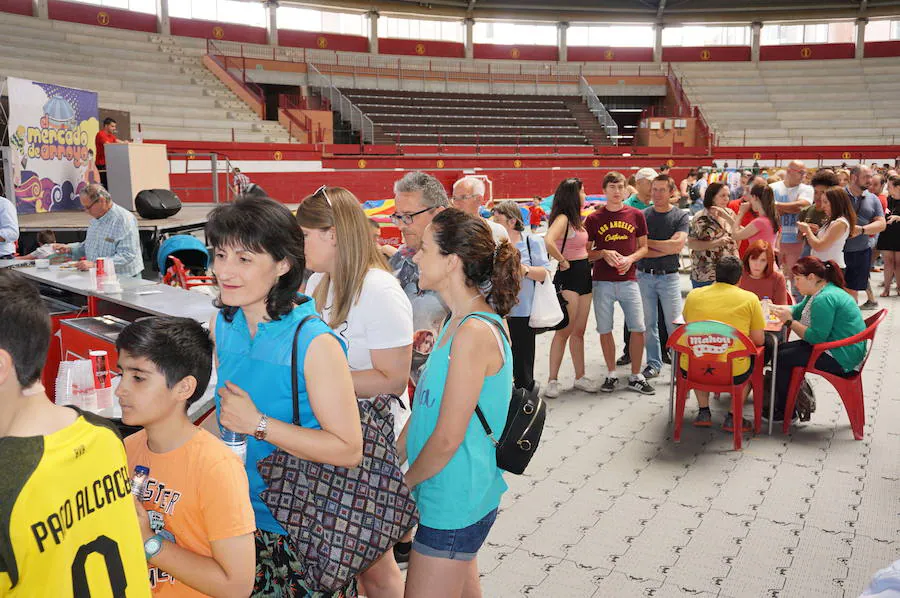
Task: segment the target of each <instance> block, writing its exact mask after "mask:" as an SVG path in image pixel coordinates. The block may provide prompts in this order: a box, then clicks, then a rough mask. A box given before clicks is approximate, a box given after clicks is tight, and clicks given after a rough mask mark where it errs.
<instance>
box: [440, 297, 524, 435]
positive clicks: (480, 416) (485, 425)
mask: <svg viewBox="0 0 900 598" xmlns="http://www.w3.org/2000/svg"><path fill="white" fill-rule="evenodd" d="M469 318H476V319H478V320H481V321H483V322H487V323H488V324H491V325H493V326H494V327H495V328H496V329H497V330H499V331H500V334H502V335H503V338H504V339H506V343H507V344H511V342H510V340H509V335H508V334H506V330H505V329H504V328H503V326H501V325H500V323H499V322H497V321H496V320H493V319H491V318H487V317H485V316H482V315H481V314H469V315H467V316H466V317H465V318H463V319H462V322H460V323H459V325H460V326H462V325H463V322H465V321H466V320H468V319H469ZM450 340H451V342H452V340H453V339H450ZM504 357H505V356H504ZM475 415H477V416H478V421H480V422H481V427H482V428H484V431H485V433H486V434H487V435H488V438H490V439H491V442H493V443H494V446H496V445H497V444H498V443H497V440H496V439H495V438H494V431H493V430H491V426H490V424H488V421H487V418H486V417H485V416H484V413H483V412H482V411H481V407H480V406H479V405H478V404H477V403H476V404H475Z"/></svg>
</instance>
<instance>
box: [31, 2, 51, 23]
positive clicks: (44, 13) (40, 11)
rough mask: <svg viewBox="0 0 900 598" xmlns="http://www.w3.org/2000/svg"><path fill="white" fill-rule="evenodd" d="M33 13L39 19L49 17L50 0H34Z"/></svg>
mask: <svg viewBox="0 0 900 598" xmlns="http://www.w3.org/2000/svg"><path fill="white" fill-rule="evenodd" d="M31 14H32V15H34V16H36V17H37V18H39V19H49V18H50V3H49V2H48V0H33V2H32V8H31Z"/></svg>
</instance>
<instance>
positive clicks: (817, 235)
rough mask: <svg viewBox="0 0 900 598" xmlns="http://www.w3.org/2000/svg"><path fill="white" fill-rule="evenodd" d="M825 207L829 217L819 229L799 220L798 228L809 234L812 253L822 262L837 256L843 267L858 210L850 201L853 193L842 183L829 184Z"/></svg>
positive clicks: (804, 235)
mask: <svg viewBox="0 0 900 598" xmlns="http://www.w3.org/2000/svg"><path fill="white" fill-rule="evenodd" d="M822 211H823V212H825V217H826V218H827V219H828V221H827V222H826V223H825V224H824V225H823V226H822V227H821V228H819V229H815V228H814V226H815V225H811V224H809V223H808V222H798V223H797V232H798V234H800V236H802V237H805V238H806V242H807V243H809V247H810V249H811V250H812V251H811V253H810V255H812V256H813V257H817V258H819V259H820V260H822V261H823V262H827V261H830V260H834V262H835V263H836V264H837V265H838V266H840V267H841V268H846V267H847V266H846V264H845V263H844V243H845V242H846V241H847V239H848V238H849V237H850V236H851V234H850V233H851V231H853V230H854V229H855V228H856V212H855V211H854V210H853V206H852V205H851V204H850V196H849V195H848V194H847V191H845V190H844V189H843V188H842V187H830V188H829V189H828V190H827V191H825V201H823V202H822Z"/></svg>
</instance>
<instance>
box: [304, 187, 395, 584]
mask: <svg viewBox="0 0 900 598" xmlns="http://www.w3.org/2000/svg"><path fill="white" fill-rule="evenodd" d="M297 222H298V223H299V224H300V228H301V229H302V230H303V236H304V248H305V252H306V265H307V267H308V268H309V269H311V270H312V271H313V272H314V274H313V275H312V276H311V277H310V279H309V281H308V282H307V284H306V294H307V295H309V296H311V297H312V298H313V299H314V300H315V302H316V311H318V312H319V313H320V314H321V315H322V317H323V318H324V320H325V322H326V323H327V324H328V325H329V326H330V327H331V328H332V329H333V330H334V331H335V332H336V333H337V334H338V336H340V337H341V340H343V342H344V343H345V344H346V346H347V360H348V361H349V363H350V372H351V375H352V376H353V387H354V390H355V391H356V396H357V398H358V399H360V400H365V399H371V398H372V397H375V396H378V395H397V396H399V397H400V400H399V401H397V400H394V401H392V402H391V411H392V413H393V414H394V430H395V434H396V437H399V434H400V432H401V431H402V429H403V426H404V425H405V424H406V420H407V419H409V401H408V398H407V391H406V388H407V382H408V380H409V368H410V363H411V361H412V343H413V315H412V306H411V305H410V303H409V299H408V298H407V296H406V293H404V292H403V289H402V288H400V283H399V282H397V279H396V278H394V276H393V275H392V274H391V272H390V271H389V270H388V269H387V263H386V262H385V260H384V256H383V255H382V254H381V252H379V251H378V247H377V246H376V244H375V242H374V241H373V239H372V233H371V230H370V225H369V221H368V219H367V218H366V215H365V212H363V209H362V206H361V205H360V203H359V200H357V199H356V197H355V196H354V195H353V194H352V193H350V192H349V191H347V190H346V189H343V188H341V187H328V188H325V187H322V188H321V189H319V190H318V191H316V193H314V194H313V195H311V196H310V197H307V198H306V199H305V200H303V203H301V204H300V207H299V208H298V209H297ZM401 403H402V405H401ZM359 577H360V580H361V581H362V582H363V584H364V585H365V590H366V595H367V596H370V597H372V598H402V596H403V577H402V575H401V573H400V568H399V567H398V566H397V562H396V560H395V559H394V553H393V550H391V549H388V551H387V552H386V553H385V554H384V555H383V556H382V557H381V558H380V559H379V560H377V561H376V562H375V564H374V565H372V566H371V567H370V568H369V569H367V570H366V571H365V572H363V573H362V574H360V576H359Z"/></svg>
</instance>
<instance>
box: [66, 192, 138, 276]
mask: <svg viewBox="0 0 900 598" xmlns="http://www.w3.org/2000/svg"><path fill="white" fill-rule="evenodd" d="M69 248H70V249H71V250H72V257H73V258H75V259H80V258H82V257H86V258H87V259H88V260H90V261H92V262H93V261H96V260H97V258H101V257H111V258H112V260H113V263H114V264H115V265H116V274H118V275H120V276H140V274H141V272H142V271H143V270H144V258H143V256H142V254H141V240H140V236H139V235H138V226H137V219H136V218H135V217H134V214H132V213H131V212H129V211H128V210H126V209H125V208H123V207H122V206H120V205H117V204H113V205H112V208H110V210H109V211H108V212H107V213H106V214H104V215H103V216H101V217H100V218H96V219H94V220H91V223H90V224H89V225H88V229H87V237H86V238H85V240H84V242H82V243H69Z"/></svg>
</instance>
